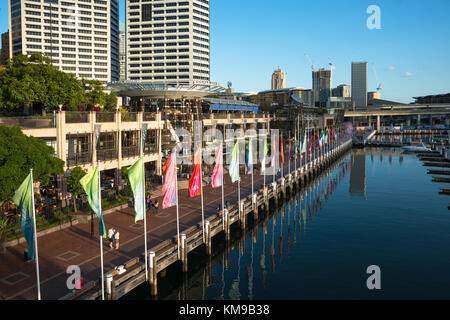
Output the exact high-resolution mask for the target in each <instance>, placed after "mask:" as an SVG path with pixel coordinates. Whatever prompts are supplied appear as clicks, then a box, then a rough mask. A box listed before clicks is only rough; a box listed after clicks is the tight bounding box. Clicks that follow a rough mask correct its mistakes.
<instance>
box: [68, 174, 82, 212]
mask: <svg viewBox="0 0 450 320" xmlns="http://www.w3.org/2000/svg"><path fill="white" fill-rule="evenodd" d="M85 175H86V171H85V170H83V169H81V168H80V167H76V168H73V169H72V171H71V172H70V177H69V178H67V186H68V187H69V188H68V190H69V192H70V193H71V194H72V197H73V210H74V211H75V212H77V198H78V196H79V195H80V194H82V193H83V192H84V190H83V187H82V186H81V184H80V179H81V178H83V177H84V176H85Z"/></svg>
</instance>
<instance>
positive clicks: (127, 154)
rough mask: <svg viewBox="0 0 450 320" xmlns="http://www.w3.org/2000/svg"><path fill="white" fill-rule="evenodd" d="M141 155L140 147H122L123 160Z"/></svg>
mask: <svg viewBox="0 0 450 320" xmlns="http://www.w3.org/2000/svg"><path fill="white" fill-rule="evenodd" d="M138 155H139V147H138V146H132V147H122V158H131V157H137V156H138Z"/></svg>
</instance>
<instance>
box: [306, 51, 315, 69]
mask: <svg viewBox="0 0 450 320" xmlns="http://www.w3.org/2000/svg"><path fill="white" fill-rule="evenodd" d="M305 56H306V58H308V60H309V62H310V63H311V69H312V71H314V62H312V60H311V58H310V56H309V55H307V54H306V53H305Z"/></svg>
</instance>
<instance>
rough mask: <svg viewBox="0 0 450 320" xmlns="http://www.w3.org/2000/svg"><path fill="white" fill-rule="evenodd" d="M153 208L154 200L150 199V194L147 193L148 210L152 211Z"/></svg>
mask: <svg viewBox="0 0 450 320" xmlns="http://www.w3.org/2000/svg"><path fill="white" fill-rule="evenodd" d="M151 208H152V200H151V199H150V195H147V211H150V209H151Z"/></svg>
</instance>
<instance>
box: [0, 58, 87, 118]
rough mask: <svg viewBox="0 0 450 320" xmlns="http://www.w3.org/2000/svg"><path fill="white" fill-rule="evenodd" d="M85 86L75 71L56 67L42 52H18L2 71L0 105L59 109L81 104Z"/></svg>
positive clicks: (4, 106)
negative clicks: (60, 106) (76, 76)
mask: <svg viewBox="0 0 450 320" xmlns="http://www.w3.org/2000/svg"><path fill="white" fill-rule="evenodd" d="M82 99H83V89H82V87H81V84H80V82H79V81H78V80H77V79H76V78H75V76H74V75H73V74H67V73H65V72H62V71H59V70H57V69H55V68H54V67H53V66H52V64H51V62H50V59H49V58H47V57H44V56H42V55H40V54H31V55H30V56H25V55H16V56H14V57H13V58H12V59H10V60H8V64H7V66H6V69H4V70H0V108H4V109H8V110H14V109H18V108H21V107H23V106H27V105H33V104H34V105H40V106H41V107H44V108H45V107H47V108H49V109H57V108H58V106H59V105H67V106H70V107H74V106H78V104H80V103H81V102H82Z"/></svg>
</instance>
